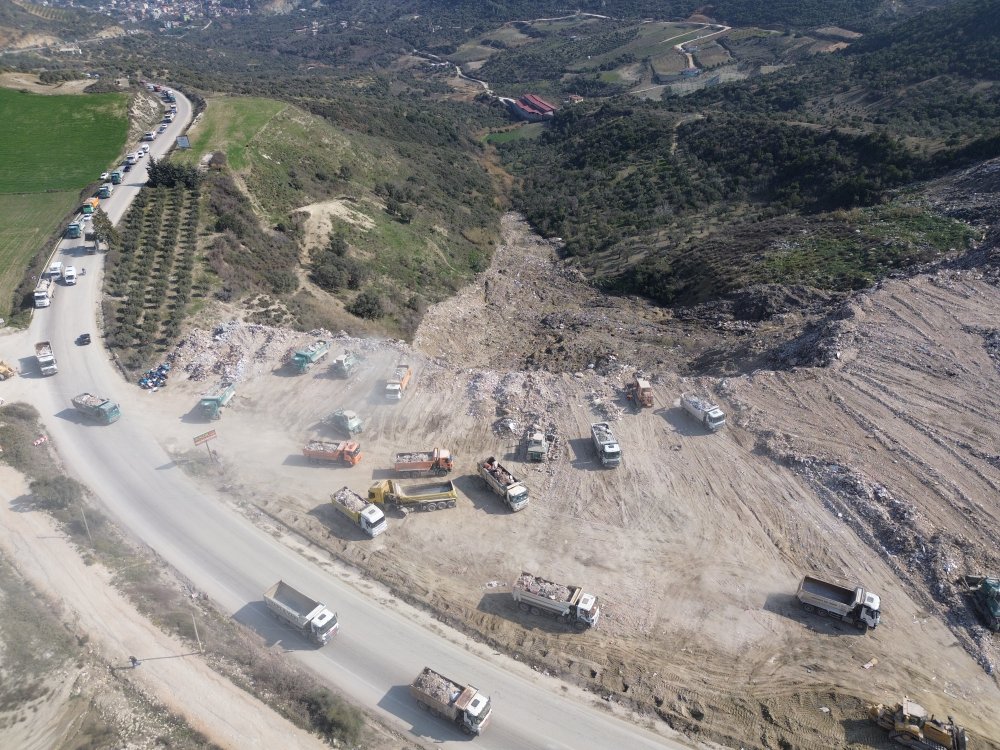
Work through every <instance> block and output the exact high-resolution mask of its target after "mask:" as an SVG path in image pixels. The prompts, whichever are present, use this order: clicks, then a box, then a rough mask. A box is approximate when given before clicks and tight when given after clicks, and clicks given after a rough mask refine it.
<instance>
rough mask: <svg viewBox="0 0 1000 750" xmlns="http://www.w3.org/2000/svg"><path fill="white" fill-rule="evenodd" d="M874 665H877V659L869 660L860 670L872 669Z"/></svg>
mask: <svg viewBox="0 0 1000 750" xmlns="http://www.w3.org/2000/svg"><path fill="white" fill-rule="evenodd" d="M876 664H878V659H872V660H871V661H870V662H868V663H867V664H864V665H862V667H861V668H862V669H871V668H872V667H874V666H875V665H876Z"/></svg>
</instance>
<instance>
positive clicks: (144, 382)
mask: <svg viewBox="0 0 1000 750" xmlns="http://www.w3.org/2000/svg"><path fill="white" fill-rule="evenodd" d="M169 376H170V363H169V362H164V363H163V364H162V365H159V366H157V367H154V368H153V369H152V370H146V372H145V373H144V374H143V375H142V376H141V377H140V378H139V387H140V388H145V389H146V390H156V389H157V388H163V387H164V386H166V384H167V378H168V377H169Z"/></svg>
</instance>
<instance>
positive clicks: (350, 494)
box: [333, 487, 367, 513]
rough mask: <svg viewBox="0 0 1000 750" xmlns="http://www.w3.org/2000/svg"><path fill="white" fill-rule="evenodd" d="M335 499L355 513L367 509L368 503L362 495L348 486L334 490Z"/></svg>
mask: <svg viewBox="0 0 1000 750" xmlns="http://www.w3.org/2000/svg"><path fill="white" fill-rule="evenodd" d="M333 499H334V500H335V501H336V502H337V503H338V504H340V505H343V506H344V507H345V508H347V509H348V510H351V511H354V512H355V513H360V512H361V511H363V510H364V509H365V505H367V503H366V502H365V501H364V500H363V499H362V497H361V495H359V494H358V493H357V492H355V491H354V490H352V489H350V488H348V487H341V488H340V489H339V490H337V491H336V492H334V493H333Z"/></svg>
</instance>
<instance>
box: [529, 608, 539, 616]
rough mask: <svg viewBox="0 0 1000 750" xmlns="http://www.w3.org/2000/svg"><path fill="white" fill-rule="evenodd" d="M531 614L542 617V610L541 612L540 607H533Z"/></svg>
mask: <svg viewBox="0 0 1000 750" xmlns="http://www.w3.org/2000/svg"><path fill="white" fill-rule="evenodd" d="M531 614H533V615H540V614H542V610H540V609H539V608H538V607H532V608H531Z"/></svg>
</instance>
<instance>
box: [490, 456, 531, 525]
mask: <svg viewBox="0 0 1000 750" xmlns="http://www.w3.org/2000/svg"><path fill="white" fill-rule="evenodd" d="M479 476H480V477H482V478H483V481H484V482H485V483H486V487H487V488H488V489H490V490H492V491H493V493H494V494H496V495H499V496H500V499H501V500H503V501H504V504H505V505H506V506H507V507H508V508H510V509H511V510H512V511H514V512H517V511H519V510H523V509H524V507H525V506H526V505H527V504H528V488H527V487H525V486H524V482H522V481H521V480H520V479H518V478H517V477H515V476H514V475H513V474H512V473H511V472H510V470H509V469H507V468H505V467H504V466H502V465H501V464H500V462H499V461H497V460H496V458H494V457H493V456H490V457H489V458H487V459H486V460H485V461H480V462H479Z"/></svg>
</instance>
